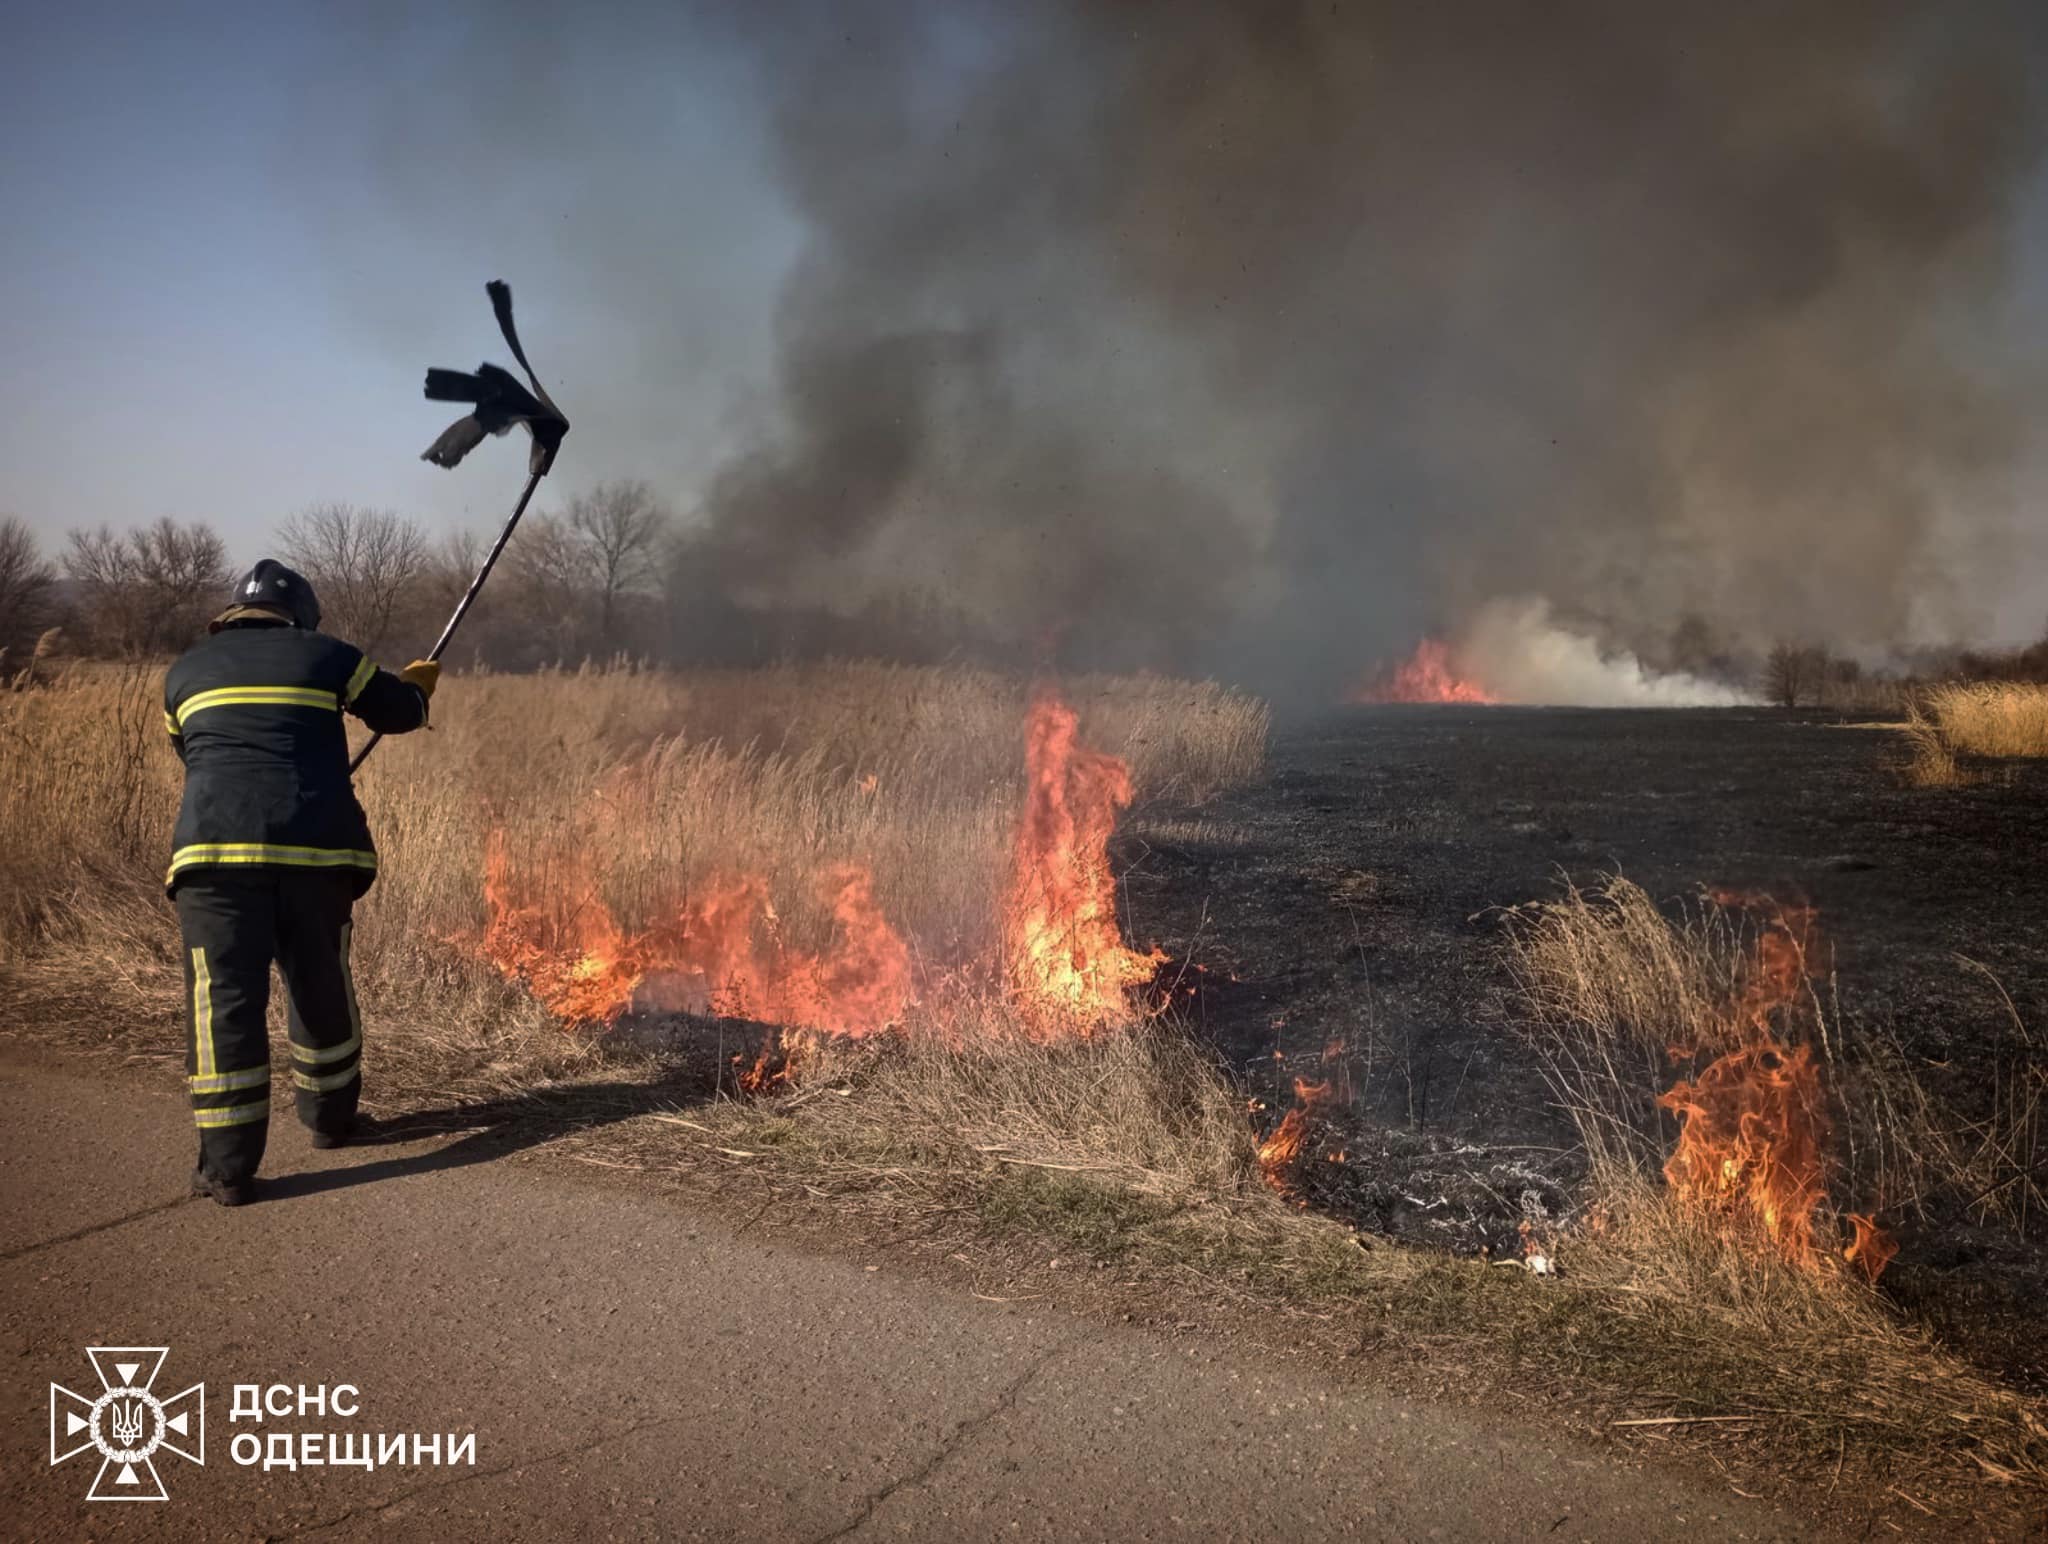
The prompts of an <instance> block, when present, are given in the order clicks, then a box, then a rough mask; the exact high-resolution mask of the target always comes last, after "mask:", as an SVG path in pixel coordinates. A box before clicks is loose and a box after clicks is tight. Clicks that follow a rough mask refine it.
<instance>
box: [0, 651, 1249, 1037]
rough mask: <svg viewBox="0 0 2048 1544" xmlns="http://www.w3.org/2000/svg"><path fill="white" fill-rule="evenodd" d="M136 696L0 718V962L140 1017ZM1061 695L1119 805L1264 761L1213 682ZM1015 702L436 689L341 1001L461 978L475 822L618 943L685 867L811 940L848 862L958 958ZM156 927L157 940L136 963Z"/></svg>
mask: <svg viewBox="0 0 2048 1544" xmlns="http://www.w3.org/2000/svg"><path fill="white" fill-rule="evenodd" d="M159 682H160V672H159V671H157V670H132V669H131V670H107V669H74V670H72V671H70V672H68V673H67V674H66V675H65V676H63V677H62V678H60V679H59V680H58V681H57V682H56V683H54V684H53V685H52V686H51V687H49V688H48V689H45V690H39V691H34V692H24V693H19V694H12V695H9V696H7V697H5V698H4V699H0V764H4V766H5V769H6V770H5V773H4V775H0V895H4V900H0V963H5V964H9V965H11V966H12V967H13V968H14V969H15V971H16V973H17V975H18V974H19V973H20V972H22V971H27V972H29V973H30V974H34V975H37V976H38V977H39V978H41V982H42V985H43V986H44V987H46V988H52V989H63V990H64V991H65V993H66V995H68V996H73V997H90V996H94V995H97V993H98V990H99V989H100V987H101V984H102V979H103V977H104V976H105V974H107V973H108V972H122V971H129V972H136V971H137V968H136V967H135V966H134V964H133V962H134V961H136V960H137V959H149V958H151V957H152V956H153V955H155V956H161V958H160V960H159V961H158V963H159V964H160V965H161V966H162V969H161V970H160V971H156V972H154V973H151V972H147V971H143V972H139V973H135V974H134V976H133V979H134V980H135V982H136V984H137V986H138V987H140V986H142V985H143V984H144V980H145V977H146V976H149V975H151V974H154V975H155V977H157V978H158V979H157V982H156V984H157V986H158V987H160V988H161V989H162V990H161V991H159V992H158V993H157V994H155V995H156V996H157V998H158V1002H157V1006H159V1007H161V1006H162V1004H163V1003H164V1002H165V1001H169V1000H171V999H174V998H175V995H176V992H177V990H178V987H177V985H176V980H175V957H174V956H173V955H172V954H170V953H169V951H168V940H169V938H170V932H169V929H170V926H171V923H170V918H169V913H168V910H167V909H166V908H164V907H163V905H162V903H161V900H160V899H159V898H157V896H156V882H157V878H158V876H159V875H160V874H161V871H162V864H163V862H164V859H165V857H166V855H167V850H168V838H169V831H170V826H171V821H172V818H173V815H174V814H175V811H176V807H177V798H178V788H179V769H178V765H177V762H176V759H175V757H173V756H172V754H171V752H170V750H169V747H168V745H167V744H166V741H165V736H164V734H163V731H162V721H161V713H160V709H159V706H158V690H159ZM1063 686H1064V689H1065V690H1066V691H1067V693H1068V694H1069V696H1070V697H1071V699H1072V700H1073V701H1074V703H1075V705H1076V707H1077V708H1078V709H1079V710H1080V712H1081V717H1082V733H1083V735H1084V737H1085V738H1086V739H1087V740H1088V741H1089V743H1092V744H1095V745H1097V746H1100V747H1102V748H1104V749H1107V750H1110V751H1113V752H1115V753H1117V754H1119V755H1122V756H1124V757H1126V758H1127V759H1128V760H1129V762H1130V763H1131V767H1132V773H1133V778H1134V781H1135V783H1136V785H1137V787H1138V789H1139V794H1140V797H1141V798H1147V797H1157V796H1160V795H1172V796H1174V797H1177V798H1190V799H1191V798H1199V797H1202V796H1203V795H1205V794H1207V793H1209V792H1212V791H1214V790H1215V789H1217V788H1220V787H1223V786H1227V785H1229V784H1231V783H1234V782H1238V781H1241V780H1243V779H1245V778H1247V777H1249V776H1251V775H1253V774H1254V773H1255V772H1256V771H1257V769H1258V767H1259V765H1260V764H1261V761H1262V758H1263V756H1264V747H1265V736H1266V710H1265V708H1264V706H1263V705H1262V704H1260V703H1259V702H1257V701H1256V700H1254V699H1251V698H1248V697H1245V696H1243V695H1241V694H1238V693H1235V692H1231V691H1227V690H1225V689H1223V688H1221V687H1218V686H1215V685H1207V684H1196V683H1189V682H1181V681H1172V680H1166V679H1161V678H1152V677H1142V678H1116V677H1084V678H1081V679H1078V680H1071V681H1068V682H1065V683H1063ZM1029 690H1030V683H1028V682H1026V681H1023V680H1020V679H1016V678H1012V677H1006V676H999V675H994V674H990V673H987V672H983V671H977V670H969V669H913V668H902V667H893V666H885V665H870V664H838V665H825V666H811V667H799V666H788V667H782V668H778V669H771V670H764V671H755V672H702V673H693V674H678V673H673V672H640V671H634V670H631V669H612V670H584V671H578V672H573V673H556V674H541V675H531V676H494V675H480V676H472V677H451V678H450V679H449V680H448V681H447V682H446V683H445V684H444V686H443V688H442V691H441V694H440V698H439V704H438V709H439V710H438V712H437V714H436V719H435V728H434V729H433V730H432V731H431V732H429V733H425V734H418V735H413V736H409V737H406V738H403V739H397V740H392V741H389V742H387V743H386V744H385V745H383V746H381V747H380V748H379V749H378V751H377V753H376V755H375V756H374V757H373V758H372V759H371V761H370V762H369V763H368V764H367V765H366V766H365V768H364V770H363V772H362V773H361V774H360V776H359V778H358V789H359V792H360V796H361V797H362V799H363V803H364V805H365V808H366V809H367V811H368V813H369V816H370V822H371V827H372V829H373V831H375V833H376V835H377V842H378V848H379V852H380V854H381V857H382V861H383V872H382V876H381V877H380V879H379V881H378V883H377V885H376V886H375V887H374V888H373V889H372V890H371V892H370V895H369V897H368V898H367V900H366V901H365V903H364V905H363V906H362V907H361V908H360V909H359V912H358V925H357V941H358V947H359V949H360V951H361V959H362V962H363V963H362V968H361V971H360V980H361V984H362V988H363V991H364V993H365V997H366V1001H367V1002H368V1004H369V1006H370V1009H371V1011H372V1012H376V1011H378V1010H379V1009H380V1008H382V1007H384V1006H385V1000H386V999H387V998H389V999H390V1000H391V1005H392V1006H394V1007H395V1006H400V1005H402V1006H404V1007H406V1008H412V1009H417V1007H418V1006H419V1003H420V999H421V994H422V991H423V990H429V988H430V990H429V996H430V997H433V998H439V999H450V1000H452V997H460V996H461V995H462V994H463V993H467V992H473V991H475V990H478V989H480V988H481V987H482V986H483V985H485V984H487V983H482V982H480V981H478V980H476V979H475V978H476V976H477V970H476V968H475V967H474V966H472V965H470V964H469V962H468V961H467V960H466V958H465V956H464V953H463V951H462V950H461V949H460V948H459V947H458V948H453V949H451V947H450V943H451V941H459V940H461V939H462V938H464V937H466V936H471V935H473V934H474V933H475V932H476V930H477V929H478V927H479V924H480V922H481V920H482V902H481V875H482V872H483V853H484V845H485V841H486V837H487V835H488V834H489V833H490V832H491V831H492V830H494V829H500V830H503V831H504V833H505V835H506V837H507V840H508V844H509V846H510V848H511V850H512V851H514V852H516V853H518V854H520V855H521V856H522V859H523V861H524V862H525V864H526V865H527V866H528V867H529V868H530V869H531V870H533V871H534V872H536V873H537V874H538V875H539V876H540V879H541V882H542V884H543V885H545V884H546V882H547V880H548V877H549V875H550V874H551V873H552V872H553V871H555V870H557V869H566V868H568V867H569V866H571V865H572V864H577V863H587V864H588V866H589V867H590V868H592V869H593V870H594V871H595V873H596V875H597V878H598V881H599V885H600V890H601V893H602V895H603V897H604V899H605V901H606V902H607V904H608V905H610V906H611V908H612V909H613V910H614V912H615V913H616V914H617V915H618V917H619V919H620V921H621V922H622V923H624V924H625V925H627V926H629V927H630V926H638V925H641V924H643V923H645V922H647V921H650V920H652V916H653V914H654V913H655V912H657V911H659V910H661V909H662V908H665V907H671V906H673V904H674V903H675V900H676V898H677V896H678V894H679V893H681V892H682V891H684V890H687V888H688V887H690V886H691V885H694V884H696V883H698V882H699V881H701V880H703V879H704V878H706V877H707V876H709V875H711V874H714V873H727V874H730V873H736V872H738V873H747V874H755V875H759V876H761V877H763V878H764V879H765V880H766V881H767V884H768V893H769V896H770V898H771V899H772V901H773V902H774V904H775V905H776V907H777V910H778V912H779V913H780V915H781V916H782V918H783V920H784V922H785V924H786V925H787V927H788V929H789V934H790V937H791V938H792V939H793V940H794V941H797V942H803V943H808V942H811V941H814V940H815V939H816V938H817V937H818V935H820V934H821V933H822V932H823V931H825V930H827V929H828V928H829V927H830V923H831V919H830V914H829V911H828V910H827V909H826V908H825V907H824V905H823V904H822V902H821V899H820V896H819V893H818V891H817V889H816V887H815V883H814V879H815V876H816V875H817V874H818V873H819V872H820V871H821V870H822V869H824V868H825V867H826V866H828V865H829V864H831V863H833V862H835V861H839V860H849V861H854V862H858V863H861V864H864V865H867V866H869V867H870V868H871V869H872V871H873V873H874V877H875V893H876V896H877V898H878V900H879V902H880V904H881V907H882V909H883V911H884V913H885V914H886V915H887V916H888V917H889V918H890V920H891V921H892V922H893V923H894V924H895V925H896V926H897V928H898V929H899V930H900V931H902V932H903V933H904V934H905V935H906V936H908V937H909V938H911V939H912V940H913V941H914V944H915V947H916V948H917V949H918V950H919V951H920V952H921V953H922V955H923V956H924V957H925V958H926V960H927V961H928V962H930V963H934V964H940V965H943V964H946V963H949V962H952V961H957V960H960V959H964V958H972V957H976V956H977V955H979V954H980V953H982V952H983V951H985V950H986V948H987V946H988V944H989V941H990V938H991V936H992V926H993V919H992V914H991V908H992V904H993V900H994V897H995V896H996V895H997V894H998V893H999V890H1000V885H1001V880H1002V876H1003V872H1004V865H1005V864H1006V862H1007V857H1008V846H1007V844H1008V840H1009V835H1010V830H1011V826H1012V823H1013V821H1014V819H1015V814H1016V810H1017V807H1018V803H1019V800H1020V796H1021V787H1022V768H1021V746H1022V730H1021V725H1022V719H1023V713H1024V706H1025V700H1026V697H1027V694H1028V692H1029ZM565 882H566V881H565ZM96 929H99V930H102V931H104V932H105V934H106V946H105V947H101V946H99V945H98V944H97V943H96V942H95V941H94V936H93V935H94V932H95V930H96ZM157 935H161V936H162V938H163V940H164V941H165V944H164V947H163V948H160V949H155V950H150V949H142V950H138V949H137V947H136V946H137V945H138V944H139V943H141V942H142V941H143V940H144V939H146V938H154V937H156V936H157ZM67 977H69V978H73V979H69V981H68V985H67V981H66V980H65V979H63V978H67ZM422 982H425V983H428V988H422V986H421V985H420V983H422ZM165 992H167V993H168V994H169V997H168V998H166V997H165V996H164V993H165Z"/></svg>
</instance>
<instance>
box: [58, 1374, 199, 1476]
mask: <svg viewBox="0 0 2048 1544" xmlns="http://www.w3.org/2000/svg"><path fill="white" fill-rule="evenodd" d="M85 1354H86V1356H87V1357H88V1358H89V1359H90V1360H91V1362H92V1370H93V1371H94V1372H96V1373H98V1374H99V1378H100V1388H101V1393H100V1394H99V1396H98V1397H97V1398H93V1399H88V1398H87V1397H86V1396H85V1395H83V1394H74V1393H73V1392H72V1391H71V1390H70V1389H67V1388H65V1387H64V1386H63V1385H62V1384H58V1383H53V1384H51V1385H50V1464H51V1467H53V1468H54V1467H55V1466H56V1465H58V1464H61V1463H63V1462H64V1460H65V1459H67V1458H76V1457H77V1456H78V1455H79V1454H80V1453H83V1452H84V1451H85V1450H86V1449H87V1448H97V1449H98V1450H99V1453H100V1472H99V1473H98V1474H97V1475H95V1476H94V1477H93V1482H92V1489H91V1490H89V1491H87V1492H86V1498H85V1499H86V1500H88V1501H168V1500H170V1493H169V1492H168V1491H166V1490H165V1489H164V1482H163V1478H162V1476H161V1475H159V1474H158V1473H157V1472H156V1463H155V1455H156V1453H157V1452H158V1450H162V1451H163V1452H166V1453H175V1454H177V1455H178V1457H180V1458H182V1459H185V1460H186V1461H187V1462H189V1463H195V1464H204V1463H205V1462H206V1385H205V1384H203V1383H195V1384H193V1385H192V1387H190V1388H189V1389H186V1390H185V1391H184V1392H183V1393H182V1394H173V1395H172V1396H171V1397H170V1398H169V1399H159V1398H157V1396H156V1395H155V1394H154V1393H153V1392H151V1390H152V1387H153V1386H154V1385H155V1383H156V1375H157V1374H158V1373H159V1372H161V1371H162V1370H163V1365H164V1358H165V1357H166V1356H168V1355H170V1348H169V1347H167V1346H88V1347H87V1348H86V1352H85Z"/></svg>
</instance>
